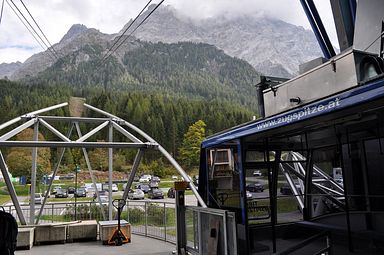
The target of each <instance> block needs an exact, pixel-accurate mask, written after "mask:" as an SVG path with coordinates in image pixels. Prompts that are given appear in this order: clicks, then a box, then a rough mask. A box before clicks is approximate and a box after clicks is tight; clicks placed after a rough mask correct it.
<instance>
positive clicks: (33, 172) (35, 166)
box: [29, 122, 39, 225]
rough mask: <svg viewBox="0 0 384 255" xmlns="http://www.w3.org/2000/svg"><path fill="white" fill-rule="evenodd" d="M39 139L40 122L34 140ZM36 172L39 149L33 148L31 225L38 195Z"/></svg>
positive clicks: (34, 129) (33, 220)
mask: <svg viewBox="0 0 384 255" xmlns="http://www.w3.org/2000/svg"><path fill="white" fill-rule="evenodd" d="M38 139H39V122H36V123H35V126H34V128H33V140H34V141H37V140H38ZM36 171H37V147H33V148H32V173H31V199H30V201H31V202H30V205H29V224H31V225H33V224H35V193H36Z"/></svg>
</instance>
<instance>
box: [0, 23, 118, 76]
mask: <svg viewBox="0 0 384 255" xmlns="http://www.w3.org/2000/svg"><path fill="white" fill-rule="evenodd" d="M112 38H113V36H112V35H108V34H103V33H101V32H100V31H98V30H97V29H94V28H87V27H86V26H84V25H81V24H75V25H73V26H72V27H71V28H70V29H69V30H68V32H67V33H66V34H65V35H64V37H63V38H62V39H61V40H60V42H59V43H56V44H55V45H53V47H54V49H55V51H56V52H57V53H58V55H59V56H58V57H59V60H60V58H62V57H65V56H67V55H68V54H71V53H73V52H75V51H77V50H79V49H80V48H82V47H84V46H85V45H89V44H92V43H95V44H98V45H100V46H101V47H105V48H106V47H107V45H108V43H109V42H110V40H111V39H112ZM81 57H82V56H79V58H80V59H79V60H78V62H81V61H84V60H87V58H86V57H85V59H81ZM56 61H57V59H55V58H54V57H53V56H52V54H51V53H50V52H49V51H48V50H47V51H45V52H40V53H37V54H35V55H33V56H32V57H30V58H28V59H27V60H26V61H25V62H24V63H23V64H22V65H21V66H20V67H19V68H18V69H17V70H15V71H14V73H13V74H12V75H11V77H10V78H11V80H19V79H23V78H28V77H34V76H36V75H37V74H38V73H39V72H42V71H44V70H46V69H47V68H48V67H50V66H52V65H53V64H54V63H55V62H56ZM0 70H1V69H0Z"/></svg>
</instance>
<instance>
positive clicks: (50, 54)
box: [5, 0, 55, 60]
mask: <svg viewBox="0 0 384 255" xmlns="http://www.w3.org/2000/svg"><path fill="white" fill-rule="evenodd" d="M5 1H6V3H7V4H8V6H9V7H10V8H11V10H12V11H13V12H14V13H15V15H16V16H17V17H18V18H19V20H20V21H21V23H22V24H23V25H24V26H25V28H26V29H27V30H28V32H29V33H30V34H31V35H32V36H33V38H34V39H35V41H36V42H37V43H38V44H39V45H40V47H41V48H42V49H43V50H46V48H45V47H44V46H43V44H42V43H41V42H40V41H39V40H38V39H37V38H36V36H35V34H34V33H33V32H32V31H31V29H29V27H28V26H27V24H25V22H24V20H23V19H22V18H21V17H20V16H19V14H18V13H17V12H16V10H15V9H14V8H13V7H12V5H11V4H10V3H9V2H8V0H5ZM45 53H47V55H48V56H49V57H50V58H52V60H55V58H54V56H52V53H51V52H50V51H45Z"/></svg>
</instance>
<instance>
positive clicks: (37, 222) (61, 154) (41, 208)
mask: <svg viewBox="0 0 384 255" xmlns="http://www.w3.org/2000/svg"><path fill="white" fill-rule="evenodd" d="M72 130H73V124H72V123H71V125H70V127H69V129H68V132H67V137H71V134H72ZM64 153H65V148H61V151H60V156H59V159H58V161H57V163H56V165H55V167H54V168H53V173H52V178H51V180H50V181H49V185H48V189H47V191H46V193H45V196H44V199H43V203H42V204H41V207H40V210H39V214H38V216H37V219H36V225H37V224H39V221H40V217H41V214H42V213H43V210H44V207H45V204H46V203H47V200H48V195H49V193H50V191H51V188H52V184H53V181H54V180H55V176H56V174H57V171H58V170H59V167H60V164H61V161H62V160H63V157H64Z"/></svg>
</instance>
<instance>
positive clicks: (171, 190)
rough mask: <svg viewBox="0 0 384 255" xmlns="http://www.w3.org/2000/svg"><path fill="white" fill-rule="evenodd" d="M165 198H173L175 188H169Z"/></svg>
mask: <svg viewBox="0 0 384 255" xmlns="http://www.w3.org/2000/svg"><path fill="white" fill-rule="evenodd" d="M167 196H168V197H169V198H175V196H176V191H175V188H170V189H169V190H168V192H167Z"/></svg>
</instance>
